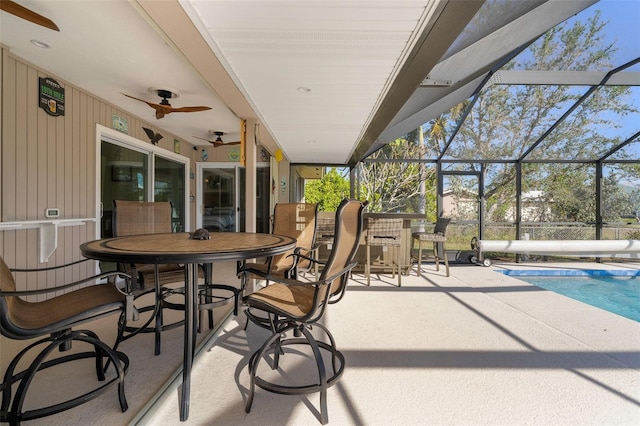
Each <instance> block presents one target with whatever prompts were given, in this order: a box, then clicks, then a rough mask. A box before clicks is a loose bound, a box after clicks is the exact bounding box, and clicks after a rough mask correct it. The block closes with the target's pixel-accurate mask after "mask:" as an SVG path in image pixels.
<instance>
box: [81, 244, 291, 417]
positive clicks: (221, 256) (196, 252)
mask: <svg viewBox="0 0 640 426" xmlns="http://www.w3.org/2000/svg"><path fill="white" fill-rule="evenodd" d="M189 237H190V234H189V233H170V234H145V235H131V236H124V237H115V238H106V239H101V240H95V241H90V242H87V243H84V244H82V245H81V246H80V251H81V252H82V255H83V256H85V257H87V258H89V259H95V260H101V261H106V262H122V263H139V264H154V265H162V264H168V263H180V264H185V267H186V268H187V274H186V276H187V282H185V300H186V301H189V302H190V303H185V314H184V315H185V321H184V324H185V326H184V357H183V369H182V390H181V398H180V420H181V421H185V420H187V419H188V418H189V398H190V388H191V367H192V364H193V355H194V348H195V336H196V324H197V323H196V314H197V311H198V308H197V303H198V300H197V297H198V292H197V285H198V264H209V265H210V264H213V263H214V262H220V261H229V260H235V261H241V260H246V259H253V258H256V257H265V256H273V255H277V254H281V253H284V252H286V251H288V250H291V249H293V248H294V247H295V244H296V240H295V239H294V238H290V237H286V236H282V235H274V234H261V233H250V232H221V233H212V234H211V239H209V240H192V239H190V238H189ZM209 270H211V268H209Z"/></svg>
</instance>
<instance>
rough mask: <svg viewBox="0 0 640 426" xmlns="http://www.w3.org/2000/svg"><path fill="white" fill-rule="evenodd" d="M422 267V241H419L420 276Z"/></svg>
mask: <svg viewBox="0 0 640 426" xmlns="http://www.w3.org/2000/svg"><path fill="white" fill-rule="evenodd" d="M421 267H422V240H418V275H420V274H421V269H420V268H421Z"/></svg>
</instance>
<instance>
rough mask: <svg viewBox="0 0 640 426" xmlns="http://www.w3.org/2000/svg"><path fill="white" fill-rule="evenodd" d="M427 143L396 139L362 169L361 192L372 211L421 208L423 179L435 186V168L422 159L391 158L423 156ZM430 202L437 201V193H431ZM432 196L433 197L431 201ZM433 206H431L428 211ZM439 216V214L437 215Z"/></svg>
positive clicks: (433, 203)
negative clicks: (413, 160) (422, 144)
mask: <svg viewBox="0 0 640 426" xmlns="http://www.w3.org/2000/svg"><path fill="white" fill-rule="evenodd" d="M423 152H424V147H423V146H421V145H420V144H418V143H416V142H413V141H408V140H407V139H405V138H400V139H396V140H395V141H393V142H391V143H389V144H387V145H386V146H384V147H383V148H382V149H380V150H378V151H377V152H375V153H374V154H372V155H371V156H370V157H369V159H371V160H375V161H374V162H367V163H363V164H361V165H360V167H359V169H358V179H359V182H358V183H359V188H358V190H359V194H360V196H361V197H362V198H363V199H366V200H368V201H369V205H368V207H367V210H368V211H369V212H398V211H400V212H403V213H414V212H418V211H420V203H421V198H420V197H421V184H420V182H421V180H422V181H424V182H426V185H425V186H429V187H433V186H434V183H435V175H436V173H435V170H434V169H433V167H431V168H424V169H423V170H422V173H421V171H420V166H419V164H418V163H412V162H406V161H390V160H394V159H397V158H422V156H423ZM425 197H426V198H427V204H429V205H435V193H427V195H425ZM429 200H431V201H430V202H429ZM429 210H431V211H433V209H427V211H429ZM433 216H434V218H435V214H434V215H433Z"/></svg>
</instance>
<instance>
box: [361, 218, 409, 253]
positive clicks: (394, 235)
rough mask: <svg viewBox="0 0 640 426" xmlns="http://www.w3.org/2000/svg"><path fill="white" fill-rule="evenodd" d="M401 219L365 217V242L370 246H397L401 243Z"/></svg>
mask: <svg viewBox="0 0 640 426" xmlns="http://www.w3.org/2000/svg"><path fill="white" fill-rule="evenodd" d="M402 222H403V220H402V219H391V218H374V217H369V218H368V219H367V235H366V242H367V244H368V245H370V246H399V245H401V244H402Z"/></svg>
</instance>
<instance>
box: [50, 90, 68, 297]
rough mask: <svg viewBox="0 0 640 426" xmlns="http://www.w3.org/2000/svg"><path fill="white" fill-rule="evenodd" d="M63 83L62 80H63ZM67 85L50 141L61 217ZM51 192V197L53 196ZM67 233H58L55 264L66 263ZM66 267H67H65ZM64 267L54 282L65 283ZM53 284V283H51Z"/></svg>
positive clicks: (55, 197) (53, 190)
mask: <svg viewBox="0 0 640 426" xmlns="http://www.w3.org/2000/svg"><path fill="white" fill-rule="evenodd" d="M61 84H62V82H61ZM64 86H65V115H64V117H60V119H59V120H56V121H55V122H56V133H55V136H54V138H53V139H52V140H51V141H50V142H49V145H50V146H52V147H53V151H52V152H51V153H50V155H49V158H50V161H51V163H52V169H51V170H52V173H50V174H49V175H50V176H51V177H52V182H50V187H51V194H53V203H55V205H54V206H53V207H56V208H58V209H60V217H63V218H66V217H67V215H66V212H65V210H64V209H65V201H64V200H65V187H64V169H65V164H64V159H65V139H66V136H65V135H66V132H67V127H68V125H69V124H68V121H69V120H68V111H69V110H68V108H69V103H68V97H69V90H70V88H69V87H68V85H67V84H64ZM51 194H50V196H49V197H50V198H51ZM65 245H66V244H65V233H64V232H59V233H58V247H59V248H58V249H56V251H55V252H54V256H55V264H56V265H62V264H64V263H65V251H64V247H65ZM63 269H66V268H63ZM63 269H57V270H56V271H55V279H54V281H52V283H65V282H67V281H65V271H64V270H63ZM49 285H51V284H49Z"/></svg>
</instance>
